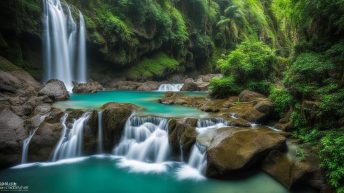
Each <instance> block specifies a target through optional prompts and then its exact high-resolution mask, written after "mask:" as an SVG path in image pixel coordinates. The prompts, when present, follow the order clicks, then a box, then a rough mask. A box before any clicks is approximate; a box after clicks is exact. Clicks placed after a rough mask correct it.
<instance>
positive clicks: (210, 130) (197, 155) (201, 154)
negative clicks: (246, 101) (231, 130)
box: [188, 119, 228, 173]
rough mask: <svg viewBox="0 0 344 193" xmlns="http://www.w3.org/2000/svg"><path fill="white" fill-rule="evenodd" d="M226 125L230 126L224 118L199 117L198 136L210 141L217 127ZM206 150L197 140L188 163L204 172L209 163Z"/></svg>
mask: <svg viewBox="0 0 344 193" xmlns="http://www.w3.org/2000/svg"><path fill="white" fill-rule="evenodd" d="M226 126H228V123H227V122H226V121H225V120H223V119H199V120H198V122H197V127H196V131H197V133H198V138H205V140H206V138H209V140H208V141H210V139H211V138H212V136H213V134H214V133H215V132H216V129H219V128H222V127H226ZM205 152H206V148H205V146H204V145H202V144H199V143H197V142H196V143H195V144H194V145H193V147H192V149H191V153H190V157H189V161H188V165H190V166H191V167H193V168H196V169H197V170H198V171H200V172H201V173H204V169H205V166H206V165H207V160H206V153H205Z"/></svg>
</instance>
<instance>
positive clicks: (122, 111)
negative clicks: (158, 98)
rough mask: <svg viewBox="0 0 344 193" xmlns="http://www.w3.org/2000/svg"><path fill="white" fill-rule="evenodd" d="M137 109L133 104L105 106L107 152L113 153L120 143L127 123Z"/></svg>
mask: <svg viewBox="0 0 344 193" xmlns="http://www.w3.org/2000/svg"><path fill="white" fill-rule="evenodd" d="M134 107H135V108H134ZM137 108H138V107H137V106H135V105H132V104H118V103H110V104H106V105H104V106H103V109H104V111H103V116H102V122H103V134H104V135H103V136H104V151H105V152H111V151H112V148H113V147H114V145H115V144H117V143H119V141H120V139H121V136H122V132H123V129H124V125H125V123H126V121H127V120H128V118H129V117H130V115H131V114H132V113H133V111H134V109H137Z"/></svg>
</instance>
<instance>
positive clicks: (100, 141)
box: [98, 111, 103, 153]
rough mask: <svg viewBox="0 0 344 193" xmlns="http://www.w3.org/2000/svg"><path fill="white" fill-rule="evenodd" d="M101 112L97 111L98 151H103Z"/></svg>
mask: <svg viewBox="0 0 344 193" xmlns="http://www.w3.org/2000/svg"><path fill="white" fill-rule="evenodd" d="M102 117H103V113H102V112H101V111H99V112H98V153H102V152H103V122H102Z"/></svg>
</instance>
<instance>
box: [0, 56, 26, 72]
mask: <svg viewBox="0 0 344 193" xmlns="http://www.w3.org/2000/svg"><path fill="white" fill-rule="evenodd" d="M0 70H2V71H15V70H21V68H19V67H18V66H16V65H14V64H13V63H12V62H10V61H8V60H7V59H6V58H4V57H1V56H0Z"/></svg>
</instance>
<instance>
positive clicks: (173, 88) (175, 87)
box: [158, 84, 184, 91]
mask: <svg viewBox="0 0 344 193" xmlns="http://www.w3.org/2000/svg"><path fill="white" fill-rule="evenodd" d="M183 85H184V84H161V85H160V86H159V89H158V91H180V90H181V89H182V87H183Z"/></svg>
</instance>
